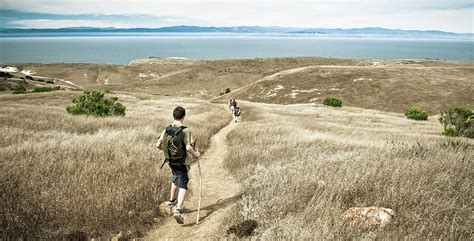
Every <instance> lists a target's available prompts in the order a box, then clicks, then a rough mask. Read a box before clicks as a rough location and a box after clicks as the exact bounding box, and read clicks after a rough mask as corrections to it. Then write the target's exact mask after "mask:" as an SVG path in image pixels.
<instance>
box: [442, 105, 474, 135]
mask: <svg viewBox="0 0 474 241" xmlns="http://www.w3.org/2000/svg"><path fill="white" fill-rule="evenodd" d="M438 120H439V122H440V123H441V124H442V125H443V126H444V131H443V134H444V135H446V136H465V137H469V138H474V125H473V123H474V112H473V111H472V110H470V109H468V108H465V107H451V108H448V109H447V110H445V111H442V112H441V117H440V118H439V119H438Z"/></svg>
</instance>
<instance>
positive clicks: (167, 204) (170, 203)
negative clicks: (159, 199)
mask: <svg viewBox="0 0 474 241" xmlns="http://www.w3.org/2000/svg"><path fill="white" fill-rule="evenodd" d="M176 202H177V201H176V198H175V199H173V200H169V201H166V203H165V204H166V206H167V207H169V208H173V207H174V205H176Z"/></svg>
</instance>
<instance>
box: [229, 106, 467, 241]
mask: <svg viewBox="0 0 474 241" xmlns="http://www.w3.org/2000/svg"><path fill="white" fill-rule="evenodd" d="M242 106H243V107H242V108H243V110H244V112H243V118H244V119H243V120H244V121H243V122H241V123H239V127H238V128H237V129H236V130H234V131H233V132H232V133H231V134H230V145H231V150H232V151H231V155H230V158H229V159H228V160H226V166H227V168H228V169H229V170H230V171H231V172H233V173H234V175H235V176H236V177H237V178H238V180H240V181H241V182H242V183H243V185H244V188H245V190H246V191H245V192H246V193H247V194H249V195H250V196H251V197H252V200H253V202H254V204H253V206H254V207H253V208H255V209H256V210H257V211H256V212H255V213H253V215H254V219H255V220H256V221H257V222H258V224H259V226H258V227H257V229H256V237H258V238H262V239H269V240H272V239H280V238H282V239H289V238H293V237H297V238H311V239H340V238H392V239H398V238H410V239H466V240H469V239H471V240H472V238H473V235H472V213H473V212H474V205H473V203H472V186H473V177H474V171H473V170H474V169H473V160H474V141H473V140H471V139H463V138H448V137H444V136H441V131H442V127H441V125H440V124H439V123H437V121H436V119H435V118H434V117H431V118H430V120H428V121H426V122H419V121H413V120H408V119H406V117H404V116H403V115H401V114H395V113H384V112H379V111H372V110H363V109H356V108H348V107H343V108H340V109H334V108H331V107H323V106H321V105H288V106H282V105H272V104H255V103H250V102H244V103H242ZM356 206H382V207H386V208H392V209H394V210H395V211H396V212H397V213H398V215H397V216H396V219H395V220H396V222H395V223H394V224H392V225H390V226H388V227H386V228H384V229H380V230H379V229H374V230H349V229H347V228H345V227H344V226H343V225H342V224H341V222H340V215H341V214H342V213H343V212H344V211H346V210H347V209H348V208H350V207H356ZM235 211H236V213H237V211H238V210H235ZM240 216H241V215H239V214H233V215H232V217H229V220H230V221H229V222H228V223H225V224H224V226H225V227H229V226H230V225H232V224H234V223H237V222H238V221H241V218H240ZM236 217H237V218H236Z"/></svg>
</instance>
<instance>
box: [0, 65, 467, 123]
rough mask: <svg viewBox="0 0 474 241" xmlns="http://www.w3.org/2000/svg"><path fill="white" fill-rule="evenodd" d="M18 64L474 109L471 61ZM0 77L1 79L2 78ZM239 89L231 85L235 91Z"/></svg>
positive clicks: (201, 93) (242, 94) (52, 73)
mask: <svg viewBox="0 0 474 241" xmlns="http://www.w3.org/2000/svg"><path fill="white" fill-rule="evenodd" d="M15 66H16V67H19V69H20V70H28V71H33V72H34V73H35V74H34V75H37V76H46V77H50V78H56V81H55V82H56V84H62V85H64V84H65V82H64V81H60V80H66V81H70V82H72V83H74V84H76V85H79V86H81V87H83V88H85V89H91V88H92V89H102V90H110V91H128V92H134V93H147V94H153V95H166V96H186V97H195V98H200V99H213V98H214V97H217V96H219V94H220V93H221V92H223V91H224V90H225V89H226V88H229V89H230V90H231V91H233V93H231V94H228V95H225V96H223V97H222V98H221V99H222V100H224V99H228V98H230V97H237V98H238V99H244V100H250V101H254V102H264V103H278V104H292V103H320V102H321V101H322V99H323V98H325V97H326V96H329V95H334V96H338V97H340V98H342V99H343V101H344V104H345V105H349V106H354V107H362V108H370V109H378V110H384V111H394V112H404V111H405V110H406V109H407V108H409V107H411V106H419V107H422V108H425V109H426V110H427V111H428V112H429V113H431V114H438V113H439V111H440V110H441V109H443V108H444V107H446V106H450V105H459V104H461V105H466V106H468V107H471V108H472V107H474V97H473V95H472V94H470V93H472V92H474V87H473V86H474V67H473V66H472V63H469V62H448V61H431V60H400V61H378V60H356V59H338V58H316V57H307V58H303V57H301V58H255V59H223V60H187V59H166V58H149V59H142V60H135V61H132V62H131V63H130V64H129V65H126V66H124V65H109V64H23V65H15ZM0 81H1V80H0ZM236 90H237V91H236Z"/></svg>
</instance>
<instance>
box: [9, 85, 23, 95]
mask: <svg viewBox="0 0 474 241" xmlns="http://www.w3.org/2000/svg"><path fill="white" fill-rule="evenodd" d="M12 93H13V94H14V95H16V94H24V93H26V87H25V86H24V85H17V86H15V87H14V88H13V92H12Z"/></svg>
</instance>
